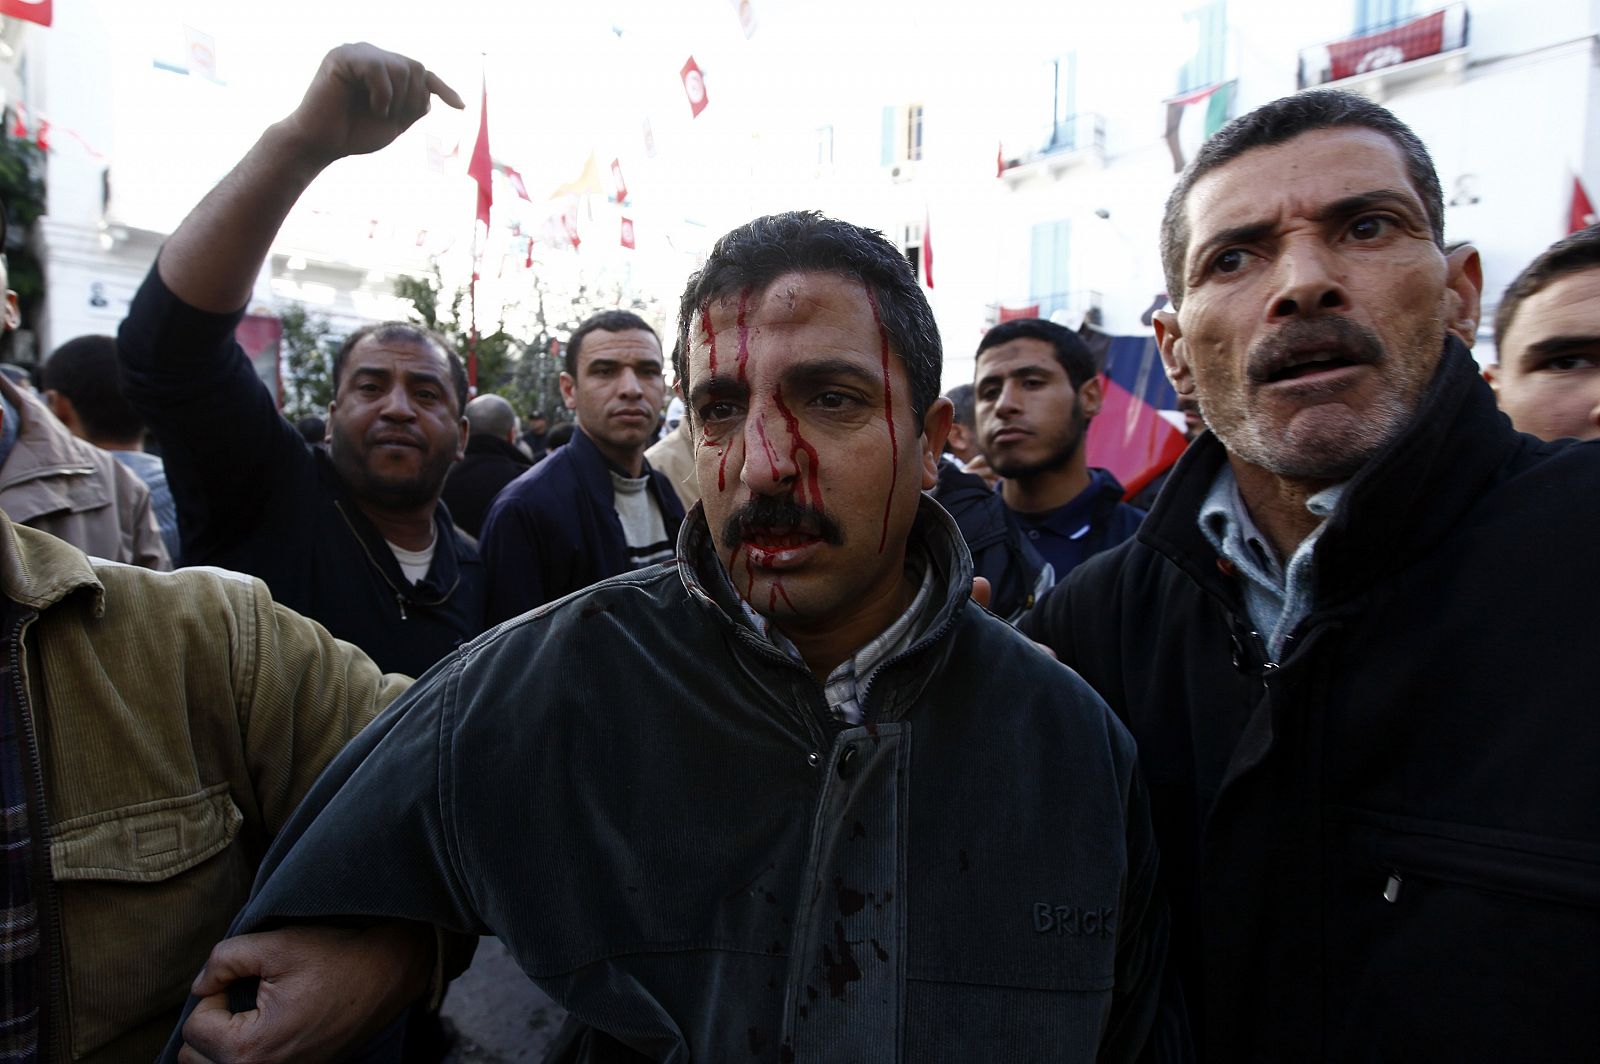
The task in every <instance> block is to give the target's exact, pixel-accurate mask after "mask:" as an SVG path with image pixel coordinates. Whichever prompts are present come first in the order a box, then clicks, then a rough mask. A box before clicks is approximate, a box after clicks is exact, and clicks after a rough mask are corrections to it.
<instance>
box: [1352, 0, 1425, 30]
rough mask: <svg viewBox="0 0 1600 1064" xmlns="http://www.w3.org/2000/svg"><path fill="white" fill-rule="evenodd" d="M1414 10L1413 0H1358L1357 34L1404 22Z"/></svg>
mask: <svg viewBox="0 0 1600 1064" xmlns="http://www.w3.org/2000/svg"><path fill="white" fill-rule="evenodd" d="M1414 10H1415V8H1414V5H1413V0H1356V34H1357V35H1358V36H1359V35H1361V34H1365V33H1371V32H1372V31H1373V30H1379V29H1384V28H1385V27H1388V26H1392V25H1394V24H1395V23H1397V22H1404V21H1405V20H1406V19H1408V18H1410V17H1411V16H1412V14H1413V12H1414Z"/></svg>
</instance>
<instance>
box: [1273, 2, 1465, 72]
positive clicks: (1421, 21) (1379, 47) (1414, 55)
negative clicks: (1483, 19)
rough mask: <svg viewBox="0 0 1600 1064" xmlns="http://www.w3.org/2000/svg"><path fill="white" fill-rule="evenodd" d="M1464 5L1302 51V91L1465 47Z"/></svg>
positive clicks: (1453, 5)
mask: <svg viewBox="0 0 1600 1064" xmlns="http://www.w3.org/2000/svg"><path fill="white" fill-rule="evenodd" d="M1468 21H1469V19H1468V16H1467V5H1466V4H1464V3H1457V4H1451V5H1450V6H1448V7H1442V8H1440V9H1439V10H1437V11H1434V12H1431V13H1430V14H1426V15H1422V16H1420V17H1418V18H1408V19H1402V20H1400V21H1398V22H1393V23H1390V24H1389V25H1386V26H1379V27H1376V28H1374V29H1371V30H1368V31H1366V32H1364V33H1362V34H1361V35H1360V36H1358V37H1346V38H1345V39H1343V40H1339V41H1329V42H1328V43H1326V44H1316V45H1312V46H1311V47H1310V48H1302V49H1300V87H1301V88H1302V89H1308V88H1311V87H1312V86H1315V85H1326V84H1328V83H1329V82H1333V81H1343V80H1344V79H1345V78H1352V77H1356V76H1358V75H1361V74H1370V73H1373V72H1374V71H1379V70H1383V69H1385V68H1386V67H1392V66H1399V65H1400V64H1401V63H1410V62H1412V61H1414V60H1417V59H1426V58H1427V57H1428V56H1431V55H1440V54H1443V53H1445V52H1453V51H1456V50H1457V49H1460V48H1465V47H1466V46H1467V24H1468Z"/></svg>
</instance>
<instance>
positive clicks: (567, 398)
mask: <svg viewBox="0 0 1600 1064" xmlns="http://www.w3.org/2000/svg"><path fill="white" fill-rule="evenodd" d="M561 401H562V402H563V403H565V404H567V409H568V410H576V409H578V382H577V381H575V380H573V379H572V374H570V373H568V372H567V371H566V370H562V371H561Z"/></svg>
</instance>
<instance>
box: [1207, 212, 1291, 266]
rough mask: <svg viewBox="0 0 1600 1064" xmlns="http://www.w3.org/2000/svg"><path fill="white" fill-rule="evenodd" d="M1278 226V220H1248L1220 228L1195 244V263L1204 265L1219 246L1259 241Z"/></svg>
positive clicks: (1269, 234)
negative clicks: (1200, 242)
mask: <svg viewBox="0 0 1600 1064" xmlns="http://www.w3.org/2000/svg"><path fill="white" fill-rule="evenodd" d="M1277 228H1278V223H1276V222H1246V223H1245V224H1244V225H1236V226H1233V227H1232V228H1230V229H1221V230H1218V231H1217V232H1215V233H1212V234H1211V235H1210V236H1208V237H1207V238H1206V239H1205V242H1204V243H1202V244H1197V245H1196V246H1195V253H1194V265H1195V266H1203V265H1204V264H1205V262H1206V261H1207V260H1208V259H1210V258H1211V256H1212V254H1213V253H1215V251H1216V250H1217V249H1218V248H1225V247H1230V246H1232V245H1234V244H1254V243H1257V242H1259V241H1261V240H1264V239H1266V238H1267V237H1269V236H1271V235H1272V233H1273V231H1274V230H1276V229H1277Z"/></svg>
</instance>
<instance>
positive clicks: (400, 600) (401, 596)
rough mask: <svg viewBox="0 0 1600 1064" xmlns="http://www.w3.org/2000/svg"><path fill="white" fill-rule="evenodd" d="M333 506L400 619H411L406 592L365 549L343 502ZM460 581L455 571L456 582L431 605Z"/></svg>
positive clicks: (436, 604)
mask: <svg viewBox="0 0 1600 1064" xmlns="http://www.w3.org/2000/svg"><path fill="white" fill-rule="evenodd" d="M333 507H334V509H336V510H338V511H339V518H340V520H342V521H343V522H344V526H345V527H346V528H348V529H349V530H350V534H351V535H352V536H354V537H356V545H357V546H359V547H360V548H361V553H363V554H365V555H366V556H367V561H369V562H371V563H372V567H373V568H374V569H376V570H378V575H379V576H381V577H383V582H384V583H386V584H388V585H389V590H390V591H393V592H394V601H395V604H396V605H398V606H399V607H400V619H401V620H402V621H407V620H410V619H411V618H410V615H408V614H407V613H406V603H408V602H410V601H411V600H410V599H408V598H406V593H405V592H404V591H402V590H400V589H399V588H397V587H395V586H394V581H393V580H390V579H389V574H388V573H386V572H384V571H383V566H382V565H380V564H378V559H376V558H374V557H373V556H372V551H370V550H368V549H367V541H366V540H364V539H362V538H361V533H360V532H357V531H356V526H355V525H353V524H351V523H350V515H349V514H347V513H345V512H344V504H343V503H341V502H339V501H338V500H337V499H336V500H334V503H333ZM444 546H445V544H443V543H440V544H439V545H438V547H436V548H435V549H439V548H442V547H444ZM460 583H461V574H460V573H457V574H456V582H455V583H454V584H451V585H450V587H449V588H448V589H447V590H446V591H444V592H443V593H441V594H440V596H439V600H438V601H437V602H434V603H432V605H434V606H442V605H444V602H445V600H446V599H448V598H449V597H450V595H451V593H453V592H454V591H455V589H456V586H457V585H458V584H460ZM424 605H428V604H427V603H424Z"/></svg>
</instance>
